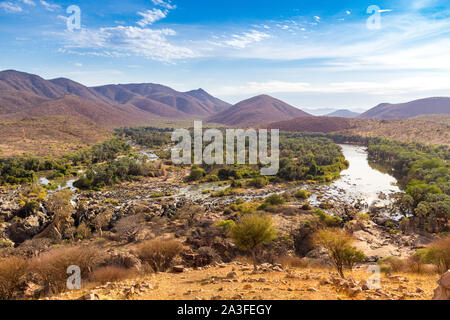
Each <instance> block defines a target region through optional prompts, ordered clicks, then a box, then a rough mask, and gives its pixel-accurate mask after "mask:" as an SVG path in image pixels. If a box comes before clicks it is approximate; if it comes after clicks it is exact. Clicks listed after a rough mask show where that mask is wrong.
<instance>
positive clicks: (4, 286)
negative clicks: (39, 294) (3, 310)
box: [0, 257, 28, 300]
mask: <svg viewBox="0 0 450 320" xmlns="http://www.w3.org/2000/svg"><path fill="white" fill-rule="evenodd" d="M27 270H28V261H27V260H25V259H22V258H18V257H9V258H3V259H2V260H1V261H0V300H9V299H11V298H12V297H13V296H14V293H15V291H16V290H17V289H18V287H19V286H20V285H21V284H22V283H23V281H24V278H25V276H26V274H27Z"/></svg>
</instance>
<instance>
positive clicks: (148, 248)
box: [136, 239, 182, 271]
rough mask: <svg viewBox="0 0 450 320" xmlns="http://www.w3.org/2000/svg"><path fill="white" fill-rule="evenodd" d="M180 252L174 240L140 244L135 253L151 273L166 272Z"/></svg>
mask: <svg viewBox="0 0 450 320" xmlns="http://www.w3.org/2000/svg"><path fill="white" fill-rule="evenodd" d="M181 250H182V246H181V244H180V242H178V241H176V240H165V239H155V240H149V241H146V242H144V243H142V244H141V245H140V246H139V247H138V249H137V252H136V253H137V255H138V256H139V258H140V259H141V260H142V261H143V262H144V263H146V264H147V265H149V266H150V267H151V268H152V270H153V271H166V270H167V269H168V268H169V267H170V266H171V264H172V261H173V259H174V258H175V257H176V256H177V255H178V254H179V253H180V252H181Z"/></svg>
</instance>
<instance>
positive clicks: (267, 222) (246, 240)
mask: <svg viewBox="0 0 450 320" xmlns="http://www.w3.org/2000/svg"><path fill="white" fill-rule="evenodd" d="M231 237H232V239H233V241H234V243H235V244H236V246H237V247H238V248H239V249H241V250H244V251H248V252H250V254H251V256H252V259H253V266H254V268H255V269H256V265H257V258H256V253H257V250H258V249H260V247H261V246H263V245H265V244H268V243H270V242H272V240H274V239H275V238H276V230H275V227H274V226H273V222H272V218H270V217H269V216H262V215H258V214H249V215H245V216H243V217H242V218H241V220H240V221H239V222H238V223H236V225H234V226H233V228H232V229H231Z"/></svg>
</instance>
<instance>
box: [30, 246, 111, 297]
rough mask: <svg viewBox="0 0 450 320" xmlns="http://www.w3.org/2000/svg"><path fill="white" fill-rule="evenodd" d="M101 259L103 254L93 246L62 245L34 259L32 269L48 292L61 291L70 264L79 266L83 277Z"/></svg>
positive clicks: (64, 285)
mask: <svg viewBox="0 0 450 320" xmlns="http://www.w3.org/2000/svg"><path fill="white" fill-rule="evenodd" d="M101 259H102V255H101V254H100V253H99V251H98V250H97V249H95V248H93V247H69V248H67V247H60V248H56V249H53V250H51V251H48V252H45V253H43V254H41V255H40V256H38V257H37V258H35V259H33V260H32V262H31V271H32V272H34V273H35V274H36V275H37V276H38V278H39V279H40V281H41V283H42V284H43V286H44V288H45V290H46V291H47V292H60V291H63V290H64V289H65V287H66V281H67V278H68V274H67V268H68V267H69V266H72V265H74V266H78V267H79V268H80V270H81V277H82V278H86V277H87V276H88V274H89V273H90V272H91V271H92V269H93V268H94V267H95V266H96V265H97V264H98V263H99V262H100V261H101Z"/></svg>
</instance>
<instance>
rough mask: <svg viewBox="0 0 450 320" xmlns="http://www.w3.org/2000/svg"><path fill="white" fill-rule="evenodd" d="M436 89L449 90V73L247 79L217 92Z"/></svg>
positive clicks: (402, 91)
mask: <svg viewBox="0 0 450 320" xmlns="http://www.w3.org/2000/svg"><path fill="white" fill-rule="evenodd" d="M435 90H450V76H442V75H434V74H433V75H428V76H424V77H422V76H421V77H407V78H398V79H394V80H389V81H382V82H376V81H367V82H363V81H354V82H349V81H344V82H331V83H327V84H322V85H315V86H313V85H311V84H310V83H307V82H286V81H267V82H248V83H246V84H244V85H240V86H224V87H221V88H219V89H217V90H215V94H220V95H239V94H242V93H243V92H245V93H246V94H248V95H257V94H263V93H268V94H275V93H316V94H330V93H331V94H342V93H347V94H355V93H362V94H369V95H381V96H385V95H401V94H403V95H404V94H409V93H411V92H415V93H419V92H423V93H425V92H432V91H435Z"/></svg>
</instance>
